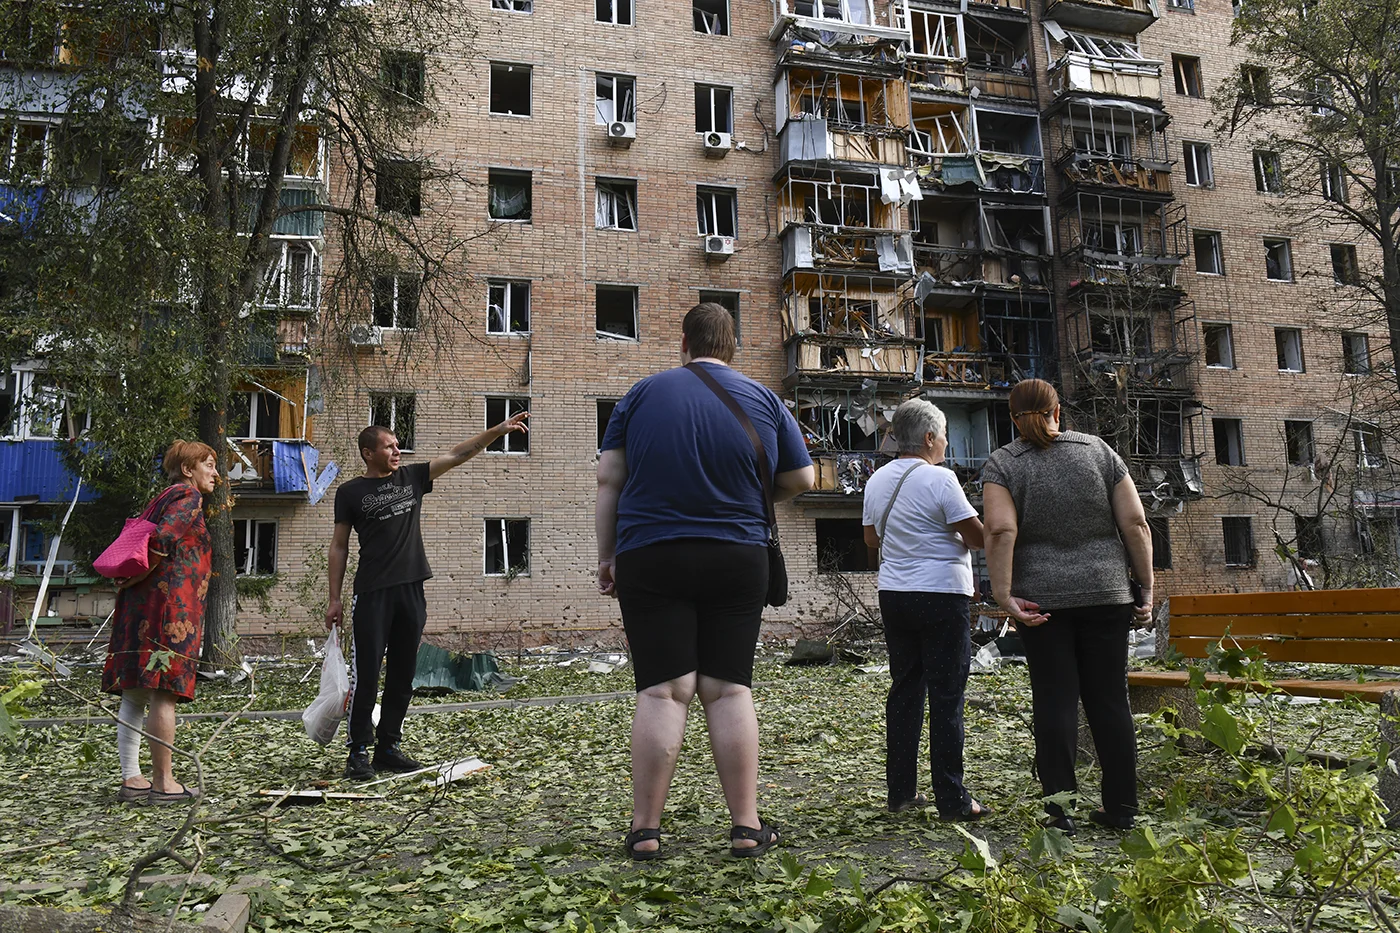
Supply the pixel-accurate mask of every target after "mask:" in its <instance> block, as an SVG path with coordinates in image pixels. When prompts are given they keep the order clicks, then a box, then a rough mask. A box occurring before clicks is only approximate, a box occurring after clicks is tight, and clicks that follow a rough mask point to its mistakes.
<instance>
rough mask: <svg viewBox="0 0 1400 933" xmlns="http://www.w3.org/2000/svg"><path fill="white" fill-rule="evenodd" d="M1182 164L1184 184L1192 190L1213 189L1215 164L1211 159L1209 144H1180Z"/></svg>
mask: <svg viewBox="0 0 1400 933" xmlns="http://www.w3.org/2000/svg"><path fill="white" fill-rule="evenodd" d="M1181 151H1182V157H1183V158H1182V162H1183V163H1184V165H1185V167H1186V184H1188V185H1190V186H1191V187H1193V188H1214V187H1215V164H1214V162H1213V161H1212V159H1211V151H1210V143H1182V144H1181Z"/></svg>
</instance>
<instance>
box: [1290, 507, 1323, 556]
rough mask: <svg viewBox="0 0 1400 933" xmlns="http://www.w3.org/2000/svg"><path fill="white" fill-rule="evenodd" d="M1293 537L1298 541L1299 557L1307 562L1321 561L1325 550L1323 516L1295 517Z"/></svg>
mask: <svg viewBox="0 0 1400 933" xmlns="http://www.w3.org/2000/svg"><path fill="white" fill-rule="evenodd" d="M1293 535H1294V538H1295V540H1296V541H1297V546H1298V556H1299V557H1301V558H1303V559H1305V560H1321V559H1322V552H1323V548H1324V539H1323V537H1322V516H1320V515H1295V516H1293Z"/></svg>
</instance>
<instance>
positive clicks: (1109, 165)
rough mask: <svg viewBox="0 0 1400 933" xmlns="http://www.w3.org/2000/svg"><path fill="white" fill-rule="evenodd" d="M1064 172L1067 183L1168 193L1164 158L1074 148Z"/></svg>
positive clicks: (1168, 173)
mask: <svg viewBox="0 0 1400 933" xmlns="http://www.w3.org/2000/svg"><path fill="white" fill-rule="evenodd" d="M1064 173H1065V179H1066V180H1067V181H1069V182H1070V183H1071V184H1081V185H1104V186H1107V187H1111V188H1131V189H1133V190H1136V191H1150V192H1152V193H1153V194H1164V195H1170V194H1171V193H1172V167H1171V165H1170V164H1169V163H1164V162H1149V161H1146V160H1142V159H1124V158H1117V157H1108V156H1102V155H1097V154H1090V153H1087V152H1076V153H1075V154H1074V155H1073V156H1072V157H1071V158H1069V159H1068V160H1067V161H1066V162H1065V165H1064Z"/></svg>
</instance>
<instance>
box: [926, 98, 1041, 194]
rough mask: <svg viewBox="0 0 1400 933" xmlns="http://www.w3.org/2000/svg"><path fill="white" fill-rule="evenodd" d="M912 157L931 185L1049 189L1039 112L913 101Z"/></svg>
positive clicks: (1024, 191) (1018, 190)
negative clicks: (1046, 182) (1046, 184)
mask: <svg viewBox="0 0 1400 933" xmlns="http://www.w3.org/2000/svg"><path fill="white" fill-rule="evenodd" d="M912 107H913V114H914V129H913V132H912V133H911V134H910V142H909V162H910V165H912V166H913V167H914V169H915V171H916V172H917V173H918V178H919V181H920V183H921V184H922V185H923V186H924V187H925V188H926V189H928V190H930V191H933V192H942V191H947V190H951V189H956V188H961V187H969V188H970V187H971V186H976V188H977V189H978V190H980V191H984V192H1001V193H1003V194H1024V195H1043V194H1045V160H1044V159H1043V158H1042V156H1041V149H1040V126H1039V120H1038V118H1037V117H1036V116H1035V115H1034V114H1024V113H1011V112H1003V111H996V110H988V109H986V108H981V107H958V106H949V105H944V104H936V103H930V102H925V101H918V100H916V101H914V102H913V105H912Z"/></svg>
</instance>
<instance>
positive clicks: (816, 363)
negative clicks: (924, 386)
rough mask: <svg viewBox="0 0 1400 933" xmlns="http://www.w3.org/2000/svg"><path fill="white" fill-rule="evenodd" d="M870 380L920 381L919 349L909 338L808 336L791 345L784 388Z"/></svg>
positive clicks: (796, 340) (796, 339)
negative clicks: (828, 382) (811, 383)
mask: <svg viewBox="0 0 1400 933" xmlns="http://www.w3.org/2000/svg"><path fill="white" fill-rule="evenodd" d="M833 378H836V379H854V380H857V381H862V380H866V379H870V380H873V381H876V382H898V383H904V382H916V381H918V378H919V346H918V343H917V341H913V340H908V339H903V340H900V339H893V340H889V339H861V338H859V337H850V336H842V335H831V334H806V335H803V336H800V337H797V338H795V339H794V340H793V341H792V342H791V343H789V344H788V372H787V377H786V379H785V380H784V385H786V386H788V387H789V388H791V387H792V386H795V385H798V384H799V383H810V382H822V381H826V380H830V379H833Z"/></svg>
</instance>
